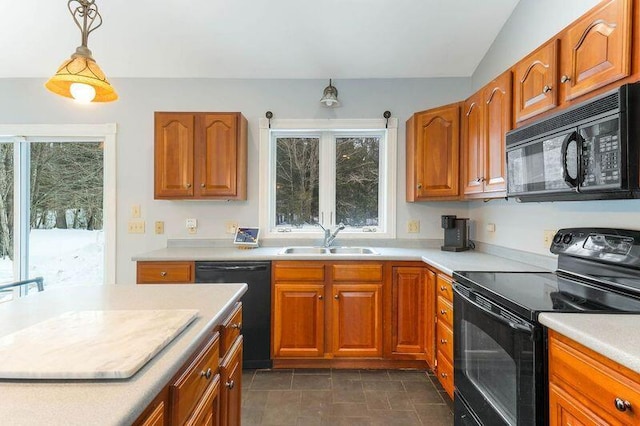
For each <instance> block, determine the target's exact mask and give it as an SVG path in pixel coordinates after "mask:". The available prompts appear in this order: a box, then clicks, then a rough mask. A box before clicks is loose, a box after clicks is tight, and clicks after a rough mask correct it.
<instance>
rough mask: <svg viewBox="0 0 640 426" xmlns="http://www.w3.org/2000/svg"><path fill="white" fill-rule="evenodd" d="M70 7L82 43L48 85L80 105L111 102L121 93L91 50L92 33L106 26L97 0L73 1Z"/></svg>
mask: <svg viewBox="0 0 640 426" xmlns="http://www.w3.org/2000/svg"><path fill="white" fill-rule="evenodd" d="M67 8H68V9H69V12H70V13H71V16H72V17H73V20H74V21H75V22H76V25H77V26H78V28H80V32H81V35H82V44H81V45H80V46H79V47H78V48H77V49H76V51H75V53H74V54H73V55H71V58H69V59H67V60H66V61H64V62H63V63H62V65H61V66H60V68H59V69H58V71H57V72H56V74H55V75H54V76H53V77H51V78H50V79H49V81H47V82H46V83H45V87H46V88H47V89H49V90H50V91H52V92H53V93H55V94H57V95H60V96H64V97H67V98H73V99H75V100H76V101H77V102H81V103H89V102H111V101H115V100H116V99H118V94H117V93H116V91H115V90H114V89H113V87H112V86H111V84H109V82H108V81H107V78H106V77H105V75H104V73H103V72H102V70H101V69H100V67H99V66H98V64H97V63H96V61H95V60H94V59H93V57H92V56H91V50H89V48H88V47H87V39H88V38H89V34H91V33H92V32H93V31H94V30H96V29H97V28H99V27H100V25H102V16H101V15H100V13H99V12H98V6H96V5H95V0H69V2H68V3H67Z"/></svg>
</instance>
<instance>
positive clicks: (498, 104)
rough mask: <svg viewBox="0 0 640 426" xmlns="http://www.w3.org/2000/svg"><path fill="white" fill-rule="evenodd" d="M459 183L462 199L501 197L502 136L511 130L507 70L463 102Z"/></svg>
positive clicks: (504, 184)
mask: <svg viewBox="0 0 640 426" xmlns="http://www.w3.org/2000/svg"><path fill="white" fill-rule="evenodd" d="M461 120H462V166H461V167H462V169H461V176H462V178H461V179H462V184H463V193H464V195H465V197H468V198H474V197H482V198H493V197H503V196H505V191H506V180H505V173H506V167H505V153H504V148H505V133H506V132H508V131H509V130H511V127H512V126H511V124H512V123H511V71H506V72H505V73H503V74H501V75H500V76H499V77H498V78H496V79H495V80H493V81H491V82H490V83H489V84H487V85H486V86H485V87H483V88H482V89H480V90H479V91H478V92H476V93H475V94H474V95H472V96H471V97H470V98H469V99H467V100H466V101H465V102H464V105H463V109H462V117H461Z"/></svg>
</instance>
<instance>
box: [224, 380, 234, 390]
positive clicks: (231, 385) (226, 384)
mask: <svg viewBox="0 0 640 426" xmlns="http://www.w3.org/2000/svg"><path fill="white" fill-rule="evenodd" d="M224 385H225V386H226V387H228V388H229V389H233V387H234V386H235V385H236V382H234V381H233V380H229V381H228V382H225V383H224Z"/></svg>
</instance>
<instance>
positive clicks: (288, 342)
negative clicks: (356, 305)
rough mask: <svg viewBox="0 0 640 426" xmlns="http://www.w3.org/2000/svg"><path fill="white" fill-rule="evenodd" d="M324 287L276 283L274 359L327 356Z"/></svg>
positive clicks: (322, 285) (320, 284)
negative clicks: (325, 352) (325, 350)
mask: <svg viewBox="0 0 640 426" xmlns="http://www.w3.org/2000/svg"><path fill="white" fill-rule="evenodd" d="M323 299H324V284H322V283H318V284H310V283H304V284H298V283H286V284H279V283H276V284H275V286H274V308H273V311H274V313H273V356H274V357H322V356H323V355H324V303H323Z"/></svg>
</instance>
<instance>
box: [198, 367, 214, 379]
mask: <svg viewBox="0 0 640 426" xmlns="http://www.w3.org/2000/svg"><path fill="white" fill-rule="evenodd" d="M200 377H204V378H205V379H207V380H209V379H210V378H211V369H210V368H207V371H201V372H200Z"/></svg>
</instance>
